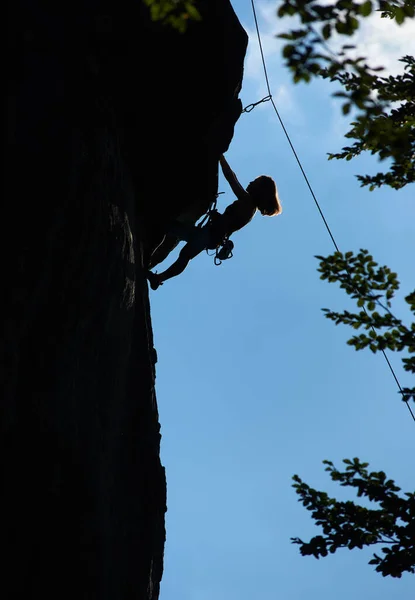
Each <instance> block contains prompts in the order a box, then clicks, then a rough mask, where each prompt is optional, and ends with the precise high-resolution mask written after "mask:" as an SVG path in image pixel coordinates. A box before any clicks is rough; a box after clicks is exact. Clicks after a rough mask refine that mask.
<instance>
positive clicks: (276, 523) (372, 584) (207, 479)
mask: <svg viewBox="0 0 415 600" xmlns="http://www.w3.org/2000/svg"><path fill="white" fill-rule="evenodd" d="M233 6H234V8H235V11H236V13H237V15H238V17H239V18H240V20H241V22H242V24H243V25H244V27H245V28H246V30H247V31H248V32H249V33H254V24H253V17H252V13H251V8H250V2H249V1H248V0H244V1H235V2H234V3H233ZM275 7H276V3H261V2H259V3H258V4H257V9H258V17H259V24H260V28H261V31H262V32H263V36H264V37H263V43H264V49H265V51H266V58H267V64H268V71H269V76H270V80H271V88H272V93H273V96H274V99H275V100H276V103H277V106H278V108H279V111H280V114H281V116H282V118H283V120H284V123H285V125H286V127H287V129H288V131H289V133H290V136H291V138H292V141H293V144H294V146H295V148H296V150H297V152H298V154H299V156H300V159H301V161H302V163H303V166H304V169H305V171H306V173H307V175H308V177H309V180H310V182H311V184H312V186H313V189H314V191H315V193H316V195H317V198H318V200H319V202H320V204H321V207H322V209H323V211H324V213H325V216H326V218H327V220H328V222H329V224H330V226H331V228H332V231H333V233H334V235H335V237H336V240H337V243H338V244H339V246H340V248H341V249H342V250H343V251H346V250H355V251H357V250H358V249H359V248H368V249H369V250H370V251H371V253H372V254H373V255H374V257H375V260H377V261H378V262H379V263H380V264H387V265H388V266H390V267H391V268H392V269H393V270H394V271H396V272H397V273H398V274H399V278H400V281H401V290H400V291H399V292H398V295H397V298H396V301H395V305H394V312H395V313H396V314H398V315H399V316H402V317H404V318H406V319H409V318H410V315H409V311H407V309H406V306H405V303H404V302H403V297H404V295H406V294H407V293H409V292H410V291H411V290H412V289H413V286H414V279H415V277H414V275H415V267H414V263H415V260H414V257H415V236H414V225H415V202H414V198H413V196H414V190H413V189H409V187H408V188H405V189H404V190H402V191H399V192H395V191H393V190H388V189H385V190H380V191H375V192H372V193H369V192H368V191H367V190H366V189H362V188H360V187H359V184H358V182H357V180H356V179H355V177H354V175H355V174H356V173H366V172H367V173H370V172H371V173H374V172H376V171H377V170H378V165H377V164H376V161H375V160H374V159H373V158H371V157H363V158H361V159H359V161H351V162H349V163H345V162H342V161H340V162H339V161H331V162H328V161H327V156H326V153H327V152H329V151H337V150H339V149H340V148H341V146H342V145H343V143H342V141H343V140H342V137H341V136H342V133H344V131H345V130H346V127H347V121H346V120H344V119H343V118H342V117H341V116H340V111H339V106H338V104H337V103H336V102H335V101H334V100H333V99H332V98H331V97H330V93H331V91H332V90H331V88H330V87H329V86H328V85H327V84H326V83H324V82H323V83H313V84H311V85H308V86H307V85H298V86H293V85H292V84H291V83H290V79H289V75H288V73H287V72H286V70H285V68H284V67H283V65H282V62H281V59H280V58H279V52H280V42H279V41H278V40H276V39H275V38H274V37H273V34H274V32H275V31H277V30H281V28H282V24H281V23H278V21H277V18H276V16H275ZM388 26H389V27H391V25H390V23H389V24H388ZM392 27H393V26H392ZM413 39H415V28H414V23H411V24H410V25H409V26H407V27H406V28H405V29H402V30H400V32H399V35H396V34H395V33H392V34H391V33H390V32H389V31H388V32H387V31H386V30H385V29H384V28H383V24H382V26H379V25H378V24H377V23H374V24H373V25H368V26H366V28H365V30H364V31H363V32H362V34H361V36H360V40H359V42H360V43H363V44H364V46H365V49H367V50H368V52H369V53H372V54H373V55H374V56H375V57H377V58H379V60H382V58H383V57H385V59H386V60H387V61H388V67H390V68H391V69H393V56H394V55H393V52H395V53H397V54H398V55H399V52H400V53H401V54H404V53H410V52H414V50H415V48H414V45H415V44H414V43H413V41H411V40H413ZM256 44H257V42H256V39H255V37H250V44H249V50H248V55H247V59H246V62H245V78H244V83H243V89H242V92H241V98H242V101H243V104H244V105H246V104H249V103H251V102H255V101H257V100H259V99H260V98H261V97H263V96H264V95H266V90H265V87H264V83H263V73H262V70H261V68H262V67H261V64H260V61H259V56H258V51H257V46H256ZM411 45H412V48H411ZM227 159H228V161H229V163H230V165H231V167H232V168H233V169H234V171H235V172H236V173H237V175H238V177H239V179H240V181H241V183H242V184H245V185H247V184H248V183H249V181H251V180H252V179H253V178H255V177H256V176H257V175H260V174H269V175H271V176H272V177H274V179H275V180H276V182H277V185H278V189H279V193H280V196H281V199H282V202H283V207H284V212H283V214H282V215H281V216H279V217H276V218H274V219H266V218H263V217H261V216H260V215H257V216H256V217H255V218H254V220H253V222H252V223H251V224H250V225H249V227H247V228H246V229H245V230H243V231H240V232H238V233H237V234H235V235H234V237H233V239H234V242H235V252H234V258H233V259H232V260H230V261H228V262H227V263H224V264H223V265H222V266H220V267H216V266H214V264H213V259H212V258H210V257H208V256H207V255H206V254H202V255H200V256H199V257H197V258H196V259H195V260H194V261H193V262H192V263H191V264H190V266H189V267H188V269H187V270H186V271H185V272H184V273H183V275H181V276H180V277H178V278H176V279H172V280H170V281H168V282H166V283H165V285H164V286H163V287H161V288H159V290H157V291H155V292H151V304H152V316H153V327H154V335H155V344H156V348H157V352H158V358H159V362H158V365H157V396H158V404H159V411H160V421H161V425H162V430H161V432H162V436H163V437H162V446H161V452H162V462H163V464H164V465H165V467H166V471H167V486H168V490H167V496H168V512H167V515H166V526H167V543H166V553H165V573H164V577H163V581H162V586H161V599H162V600H222V599H223V600H225V599H226V600H255V599H259V598H267V599H269V600H274V599H277V598H278V599H282V598H283V599H284V600H300V599H301V600H303V599H304V598H307V599H310V600H314V599H318V600H332V599H333V598H336V600H345V599H349V598H350V597H353V598H356V599H357V600H363V599H364V600H390V599H391V598H399V600H412V599H413V598H414V578H413V576H410V575H407V576H404V577H402V579H401V580H394V579H388V578H386V579H384V578H382V577H381V575H379V574H377V573H375V572H374V570H373V568H372V567H371V566H369V565H367V562H368V560H369V559H370V554H371V553H370V552H365V551H353V552H349V551H347V550H343V551H339V552H338V553H337V554H336V555H334V556H330V557H328V558H325V559H323V560H319V561H317V560H315V559H314V558H312V557H306V558H303V557H301V556H300V555H299V552H298V548H297V547H296V546H294V545H292V544H291V543H290V537H291V536H299V537H302V538H303V539H307V538H308V537H310V536H312V535H313V534H315V533H316V532H317V530H316V529H314V526H313V523H312V520H311V518H310V517H309V514H308V513H307V511H306V510H305V509H304V508H303V507H302V506H301V505H300V504H299V503H298V502H297V498H296V495H295V492H294V490H293V489H292V487H291V477H292V475H293V474H294V473H298V474H299V475H300V476H301V477H302V478H303V479H304V480H305V481H306V482H307V483H309V484H310V485H312V486H313V487H317V488H319V489H324V490H326V491H328V492H329V493H332V494H333V495H337V496H340V495H341V493H342V494H343V497H345V492H344V491H340V490H339V489H338V488H337V487H336V486H335V485H334V484H331V483H330V481H329V480H328V478H327V476H326V474H325V472H324V470H323V467H322V464H321V461H322V460H323V459H325V458H328V459H331V460H333V461H334V462H335V463H338V464H340V461H341V459H343V458H346V457H354V456H359V457H361V458H362V459H364V460H366V461H367V462H369V463H370V466H371V467H372V468H373V469H374V470H377V469H383V470H385V471H386V472H387V474H388V475H389V476H390V477H392V478H394V479H395V480H396V482H397V484H398V485H400V486H401V487H402V488H403V490H404V491H410V490H413V489H414V475H415V460H414V454H415V452H414V450H415V423H414V422H413V421H412V420H411V418H410V415H409V413H408V411H407V409H406V407H405V406H404V405H403V403H402V402H401V401H400V400H399V397H398V394H397V390H396V385H395V383H394V381H393V379H392V376H391V374H390V372H389V371H388V369H387V366H386V364H385V362H384V360H383V359H382V357H381V356H379V355H372V353H370V352H369V353H365V352H355V351H354V350H353V349H351V348H350V347H349V346H347V345H346V340H347V339H348V337H350V333H351V331H349V330H347V329H346V328H341V327H335V326H334V325H333V323H331V322H329V321H328V320H326V319H325V318H324V316H323V314H322V312H321V308H322V307H330V308H333V309H336V310H342V309H343V308H351V307H352V305H351V304H350V303H349V301H348V299H347V297H346V296H345V295H344V294H343V293H342V292H341V291H340V290H338V289H337V288H336V286H335V285H333V284H330V285H329V284H327V283H325V282H322V281H320V279H319V277H318V273H317V271H316V267H317V264H318V263H317V261H316V259H315V258H314V255H316V254H325V255H327V254H329V253H331V252H332V250H333V248H332V243H331V241H330V238H329V236H328V234H327V231H326V230H325V228H324V225H323V223H322V221H321V218H320V216H319V214H318V212H317V209H316V207H315V205H314V202H313V199H312V197H311V195H310V193H309V191H308V189H307V187H306V184H305V182H304V179H303V177H302V175H301V172H300V170H299V168H298V166H297V163H296V162H295V159H294V157H293V155H292V153H291V150H290V148H289V146H288V143H287V142H286V139H285V137H284V135H283V132H282V130H281V127H280V125H279V124H278V121H277V119H276V117H275V115H274V113H273V111H272V107H271V105H270V103H267V104H263V105H261V106H259V107H257V108H256V109H255V110H254V111H253V112H251V113H249V114H244V115H242V116H241V118H240V120H239V122H238V124H237V126H236V131H235V136H234V139H233V142H232V144H231V147H230V149H229V151H228V153H227ZM219 190H220V191H223V192H226V193H225V194H223V195H221V196H220V204H219V208H220V209H223V208H224V207H225V206H226V205H227V204H228V203H230V202H232V201H233V199H234V198H233V196H232V193H231V191H230V190H229V187H228V186H227V184H226V182H224V181H223V178H222V179H221V181H220V187H219ZM174 258H175V255H173V256H171V257H169V259H168V260H167V261H166V263H165V264H166V266H167V265H168V264H170V262H171V261H172V260H173V259H174ZM163 266H164V265H163ZM159 270H161V269H160V267H159ZM390 358H391V360H392V363H393V365H394V367H395V369H396V372H397V374H398V377H399V378H400V381H401V384H402V385H403V386H406V385H408V386H409V385H412V382H411V381H410V376H409V374H407V373H405V372H404V371H403V370H402V368H401V361H400V359H399V356H398V355H395V356H391V357H390ZM346 495H347V494H346ZM350 498H351V499H353V498H354V497H353V496H352V495H350Z"/></svg>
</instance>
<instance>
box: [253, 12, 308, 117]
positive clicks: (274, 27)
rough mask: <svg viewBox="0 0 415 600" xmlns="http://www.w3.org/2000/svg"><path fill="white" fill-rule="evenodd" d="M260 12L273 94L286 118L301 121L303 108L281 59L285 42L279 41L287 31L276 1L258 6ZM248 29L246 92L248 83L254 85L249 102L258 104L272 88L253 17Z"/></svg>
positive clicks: (258, 17)
mask: <svg viewBox="0 0 415 600" xmlns="http://www.w3.org/2000/svg"><path fill="white" fill-rule="evenodd" d="M256 11H257V19H258V25H259V29H260V34H261V45H262V51H263V54H264V57H265V63H266V68H267V74H268V78H269V84H270V88H271V94H272V96H273V98H274V101H275V102H276V104H277V105H278V107H279V108H281V110H282V111H283V112H284V113H285V114H286V115H288V114H296V116H297V118H298V116H299V107H298V105H297V103H296V101H295V98H294V94H293V91H292V90H291V89H290V87H289V80H290V76H289V74H288V72H287V71H286V69H285V68H284V66H283V62H282V59H281V46H282V43H281V41H280V40H278V39H277V38H276V35H277V34H278V33H280V32H281V31H282V30H283V28H282V26H281V22H280V21H279V20H278V19H277V15H276V5H275V2H259V3H257V5H256ZM244 28H245V30H246V32H247V34H248V36H249V44H248V51H247V56H246V60H245V72H244V84H245V88H244V90H243V91H245V89H246V84H247V83H248V84H251V85H250V87H251V86H252V87H253V91H251V90H249V95H251V94H252V93H253V94H254V95H255V98H252V99H250V100H249V102H257V101H258V100H260V99H261V98H264V97H265V96H267V95H268V88H267V85H266V79H265V73H264V67H263V63H262V56H261V51H260V47H259V43H258V36H257V32H256V28H255V24H254V20H253V18H252V22H251V23H250V25H249V26H247V25H246V24H244ZM275 73H277V74H278V75H277V77H278V83H277V82H276V81H275V79H276V77H275ZM266 106H267V105H266V104H260V105H259V106H258V107H257V108H256V110H261V109H262V110H264V109H265V107H266Z"/></svg>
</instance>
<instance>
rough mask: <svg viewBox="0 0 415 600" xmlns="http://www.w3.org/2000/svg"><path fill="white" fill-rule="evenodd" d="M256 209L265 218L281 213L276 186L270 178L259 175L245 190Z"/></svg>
mask: <svg viewBox="0 0 415 600" xmlns="http://www.w3.org/2000/svg"><path fill="white" fill-rule="evenodd" d="M246 191H247V192H248V194H249V195H250V196H251V198H252V199H253V201H254V202H255V204H256V205H257V207H258V210H259V211H260V212H261V213H262V214H263V215H266V216H267V217H274V216H275V215H279V214H281V213H282V206H281V202H280V199H279V197H278V191H277V186H276V185H275V181H274V180H273V179H272V177H268V175H260V176H259V177H257V178H256V179H254V180H253V181H251V183H250V184H249V185H248V187H247V188H246Z"/></svg>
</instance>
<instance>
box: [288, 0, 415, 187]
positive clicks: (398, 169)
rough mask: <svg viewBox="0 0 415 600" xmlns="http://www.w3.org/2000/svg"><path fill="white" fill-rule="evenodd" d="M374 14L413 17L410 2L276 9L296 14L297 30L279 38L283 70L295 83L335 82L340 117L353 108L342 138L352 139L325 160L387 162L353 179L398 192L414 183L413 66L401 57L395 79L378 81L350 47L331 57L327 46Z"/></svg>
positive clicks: (299, 3)
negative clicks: (363, 156)
mask: <svg viewBox="0 0 415 600" xmlns="http://www.w3.org/2000/svg"><path fill="white" fill-rule="evenodd" d="M374 10H377V11H379V12H380V13H381V16H382V17H384V18H389V19H392V20H394V21H395V22H396V23H397V24H402V23H403V22H404V21H405V20H406V19H411V18H414V16H415V2H414V0H392V1H386V0H374V1H371V0H366V1H364V2H354V1H353V0H338V1H337V2H335V3H332V4H324V5H320V4H318V3H317V1H316V0H284V1H283V2H282V3H281V6H280V8H279V9H278V16H279V17H280V18H283V17H287V16H293V15H296V16H298V17H299V18H300V20H301V25H302V27H301V28H299V29H292V30H291V31H289V32H288V33H284V34H281V35H280V36H278V37H280V38H282V39H285V40H286V41H287V42H288V43H287V44H286V45H285V46H284V48H283V56H284V58H285V61H286V65H287V67H288V68H289V69H290V70H291V72H292V75H293V80H294V82H295V83H297V82H299V81H305V82H309V81H310V80H311V79H312V78H313V77H323V78H325V79H329V80H330V81H332V82H337V83H339V84H340V86H341V87H342V89H343V91H339V92H336V93H334V94H333V95H334V96H337V97H340V98H342V99H343V104H342V112H343V114H344V115H347V114H349V113H350V112H351V110H352V109H353V110H354V111H355V113H356V116H355V118H354V120H353V122H352V123H351V129H350V130H349V132H348V133H347V134H346V138H349V139H352V140H355V142H354V143H353V144H352V145H350V146H345V147H344V148H343V149H342V152H340V153H331V154H329V159H333V158H336V159H340V158H345V159H346V160H351V159H352V158H354V157H356V156H359V155H360V154H361V153H362V152H365V151H366V152H370V153H371V154H374V155H377V156H378V158H379V159H380V160H381V161H383V160H385V159H390V161H391V164H390V167H389V168H388V170H386V171H384V172H379V173H377V174H376V175H372V176H370V175H358V179H359V181H360V183H361V185H362V186H369V189H370V190H373V189H375V188H376V187H380V186H381V185H389V186H390V187H392V188H394V189H399V188H402V187H404V186H405V185H407V184H408V183H412V182H414V181H415V61H414V58H413V57H412V56H409V55H408V56H404V57H402V58H401V62H402V63H403V66H404V69H403V72H402V73H401V74H400V75H397V76H388V77H382V76H380V75H379V72H380V71H382V67H381V66H378V65H376V66H371V65H369V64H367V62H366V59H365V58H364V57H362V56H357V57H356V58H353V57H352V56H351V53H350V50H354V49H355V47H354V46H353V45H350V44H343V45H342V47H341V50H340V51H339V52H337V53H334V52H332V51H331V49H330V48H329V47H328V45H327V43H328V40H330V38H331V37H332V36H333V35H336V34H338V35H340V36H351V35H353V34H354V33H355V32H356V31H357V30H358V28H359V25H360V21H361V20H362V19H364V18H365V17H367V16H369V15H370V14H371V13H372V12H373V11H374Z"/></svg>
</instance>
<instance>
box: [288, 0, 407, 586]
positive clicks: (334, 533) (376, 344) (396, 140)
mask: <svg viewBox="0 0 415 600" xmlns="http://www.w3.org/2000/svg"><path fill="white" fill-rule="evenodd" d="M373 11H379V12H380V13H381V17H383V18H386V19H391V20H394V21H395V22H396V23H397V24H398V25H400V24H402V23H403V22H404V21H405V20H406V19H413V18H414V15H415V2H414V0H390V1H386V0H373V1H371V0H367V1H363V2H354V1H353V0H338V1H337V2H333V3H329V4H324V5H322V4H319V3H318V2H316V0H283V1H282V2H281V4H280V6H279V8H278V16H279V17H280V18H285V17H290V16H296V17H298V18H299V19H300V23H301V26H300V27H299V28H296V29H291V30H290V31H288V32H287V33H283V34H281V35H280V36H278V37H280V38H282V39H284V40H286V42H287V43H286V44H285V46H284V47H283V51H282V52H283V57H284V59H285V63H286V66H287V67H288V69H289V70H290V71H291V73H292V78H293V81H294V83H298V82H301V81H303V82H309V81H311V80H312V79H313V78H315V77H322V78H324V79H328V80H330V81H332V82H334V83H335V84H336V92H334V94H333V95H334V96H337V97H339V98H341V99H342V101H343V104H342V112H343V114H344V115H349V114H352V115H353V117H352V118H353V121H352V122H351V124H350V130H349V131H348V133H346V136H345V137H346V138H348V139H350V140H354V141H353V144H352V145H349V146H345V147H344V148H343V149H342V151H341V152H339V153H333V154H329V159H333V158H336V159H345V160H351V159H353V158H354V157H356V156H358V155H359V154H361V153H362V152H370V153H371V154H372V155H375V156H377V157H378V158H379V160H380V161H381V162H382V161H386V167H384V169H383V171H382V172H379V173H377V174H375V175H357V178H358V180H359V181H360V183H361V185H362V186H368V187H369V190H371V191H372V190H374V189H375V188H377V187H381V186H383V185H388V186H390V187H392V188H394V189H400V188H403V187H404V186H405V185H407V184H409V183H413V182H414V181H415V60H414V57H412V56H409V55H407V56H404V57H402V58H401V59H400V60H401V62H402V64H403V66H404V70H403V72H402V73H401V74H399V75H396V76H392V75H389V76H382V70H383V68H382V67H381V66H379V65H375V66H372V65H369V64H368V62H367V59H366V58H365V57H363V56H357V57H354V56H353V55H352V54H351V52H350V51H351V50H354V49H355V47H354V46H352V45H350V44H343V45H342V46H341V49H340V51H338V52H333V50H332V49H331V48H330V47H329V41H330V39H331V38H332V37H333V36H334V35H336V34H339V35H340V36H351V35H352V34H353V33H355V32H356V30H357V29H358V28H359V25H360V23H361V21H362V19H365V18H366V17H368V16H369V15H370V14H371V13H372V12H373ZM339 87H340V91H339ZM383 164H385V162H383ZM317 258H318V259H319V261H320V267H319V269H318V270H319V272H320V273H321V279H325V280H327V281H328V282H329V283H338V284H339V285H340V287H341V288H342V289H344V290H345V292H346V293H347V294H348V295H349V296H351V298H353V299H354V300H356V303H357V308H358V311H357V312H353V313H352V312H349V311H347V310H345V311H343V312H334V311H332V310H330V309H327V308H325V309H323V311H324V312H325V316H326V317H327V318H328V319H331V320H332V321H334V323H335V324H336V325H338V324H340V323H342V324H344V325H348V326H350V327H352V328H353V329H354V330H356V334H355V335H354V336H353V337H352V338H351V339H350V340H349V341H348V344H350V345H351V346H353V347H354V348H355V349H356V350H362V349H365V348H370V350H371V351H372V352H379V351H380V352H384V351H385V350H389V351H392V352H403V353H404V355H405V356H404V358H403V359H402V362H403V367H404V369H405V371H407V372H409V373H412V374H414V373H415V356H414V355H415V323H411V324H410V325H405V324H404V323H403V322H402V321H401V320H400V319H398V318H397V317H396V316H395V315H394V314H393V312H392V310H391V308H392V307H391V300H392V298H393V296H394V294H395V292H396V291H397V290H398V288H399V281H398V279H397V275H396V273H393V272H392V271H391V269H390V268H389V267H386V266H384V267H379V266H378V264H377V263H376V262H375V261H374V260H373V257H372V256H371V255H370V254H369V252H368V250H360V252H359V253H357V254H354V253H353V252H346V253H345V254H343V253H341V252H335V253H334V254H332V255H330V256H328V257H322V256H318V257H317ZM405 300H406V302H407V303H408V304H409V308H410V310H411V312H412V313H413V314H415V291H414V292H412V293H411V294H409V295H408V296H407V297H406V298H405ZM358 330H360V331H361V333H357V331H358ZM399 393H400V394H401V396H402V400H403V401H404V402H406V403H408V408H409V409H410V411H411V414H412V415H413V412H412V409H411V408H410V405H412V401H414V400H415V387H411V388H410V387H404V388H401V389H400V391H399ZM344 463H345V465H346V470H345V471H343V472H342V471H339V470H338V469H336V468H335V467H334V465H333V463H331V462H330V461H324V464H326V465H327V466H326V470H327V471H328V472H329V473H330V476H331V478H332V480H333V481H337V482H339V484H340V485H341V486H343V487H353V488H356V490H357V495H358V497H365V498H366V499H368V500H369V501H370V502H373V503H375V504H376V508H375V509H371V508H366V507H364V506H361V505H359V504H357V503H354V502H351V501H348V502H339V501H337V500H336V499H334V498H330V497H329V496H328V495H327V494H326V493H325V492H320V491H316V490H314V489H312V488H311V487H310V486H309V485H308V484H306V483H304V482H303V481H302V480H301V479H300V478H299V477H298V476H297V475H295V476H294V478H293V479H294V488H295V489H296V492H297V494H298V495H299V497H300V498H299V499H300V501H301V502H302V503H303V505H304V506H305V507H306V508H307V510H309V511H311V514H312V517H313V519H314V520H315V522H316V524H317V525H319V526H320V527H321V528H322V531H323V535H317V536H315V537H313V538H312V539H311V540H310V541H309V542H303V541H302V540H301V539H300V538H292V541H293V543H295V544H299V545H300V552H301V554H302V555H303V556H308V555H313V556H315V557H316V558H319V557H320V556H327V555H328V554H329V553H334V552H336V551H337V550H338V549H339V548H349V549H350V550H352V549H354V548H363V547H364V546H372V545H375V544H381V545H382V548H381V553H380V555H379V554H374V556H373V559H372V560H371V561H370V562H369V564H372V565H376V571H378V572H380V573H382V575H383V576H386V575H390V576H392V577H401V575H402V573H404V572H405V571H406V572H410V573H414V572H415V495H414V493H406V494H404V495H403V496H402V495H398V492H400V489H399V488H398V487H397V486H396V485H395V483H394V482H393V481H392V480H390V479H387V477H386V475H385V473H384V472H383V471H380V472H373V473H369V472H368V471H367V468H366V467H367V466H368V463H362V462H360V460H359V459H358V458H355V459H353V461H351V460H348V459H346V460H344Z"/></svg>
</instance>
